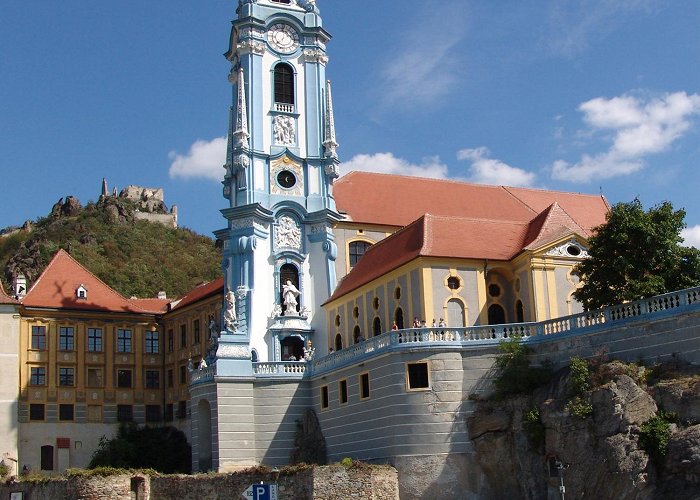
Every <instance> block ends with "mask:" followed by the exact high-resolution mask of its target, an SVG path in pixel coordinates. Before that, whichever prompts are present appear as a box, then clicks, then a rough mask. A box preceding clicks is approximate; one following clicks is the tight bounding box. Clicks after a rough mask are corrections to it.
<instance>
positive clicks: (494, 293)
mask: <svg viewBox="0 0 700 500" xmlns="http://www.w3.org/2000/svg"><path fill="white" fill-rule="evenodd" d="M489 295H490V296H491V297H498V296H499V295H501V287H500V286H498V285H496V284H495V283H492V284H490V285H489Z"/></svg>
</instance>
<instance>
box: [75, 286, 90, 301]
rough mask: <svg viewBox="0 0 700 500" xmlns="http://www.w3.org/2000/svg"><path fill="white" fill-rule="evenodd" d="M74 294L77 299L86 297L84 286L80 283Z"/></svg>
mask: <svg viewBox="0 0 700 500" xmlns="http://www.w3.org/2000/svg"><path fill="white" fill-rule="evenodd" d="M75 296H76V297H77V298H79V299H87V288H85V285H80V286H79V287H78V288H77V290H76V291H75Z"/></svg>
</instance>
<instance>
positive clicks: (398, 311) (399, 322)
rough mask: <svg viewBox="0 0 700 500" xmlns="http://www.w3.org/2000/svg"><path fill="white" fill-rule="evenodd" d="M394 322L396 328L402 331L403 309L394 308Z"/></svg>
mask: <svg viewBox="0 0 700 500" xmlns="http://www.w3.org/2000/svg"><path fill="white" fill-rule="evenodd" d="M394 321H396V326H398V327H399V330H402V329H403V309H401V308H400V307H397V308H396V312H395V313H394Z"/></svg>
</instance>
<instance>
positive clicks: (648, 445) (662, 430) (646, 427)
mask: <svg viewBox="0 0 700 500" xmlns="http://www.w3.org/2000/svg"><path fill="white" fill-rule="evenodd" d="M675 420H677V416H676V415H675V414H674V413H666V412H665V411H663V410H661V411H659V412H658V413H657V414H656V415H654V416H653V417H651V418H650V419H649V420H648V421H647V422H645V423H644V424H642V430H641V432H640V434H639V444H640V445H641V447H642V449H644V451H646V452H647V453H648V454H649V456H650V457H651V459H652V460H653V462H654V463H655V464H656V465H657V466H659V467H661V466H662V464H663V461H664V459H665V458H666V452H667V451H668V442H669V440H670V439H671V423H673V422H674V421H675Z"/></svg>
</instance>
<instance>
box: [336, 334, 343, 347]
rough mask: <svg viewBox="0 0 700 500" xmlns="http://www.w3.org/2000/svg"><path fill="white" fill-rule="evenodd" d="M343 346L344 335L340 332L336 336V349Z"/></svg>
mask: <svg viewBox="0 0 700 500" xmlns="http://www.w3.org/2000/svg"><path fill="white" fill-rule="evenodd" d="M342 348H343V337H341V335H340V334H339V333H338V334H336V336H335V350H336V351H340V350H341V349H342Z"/></svg>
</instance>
